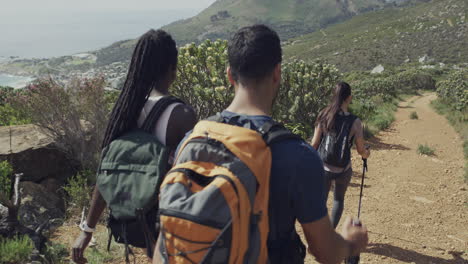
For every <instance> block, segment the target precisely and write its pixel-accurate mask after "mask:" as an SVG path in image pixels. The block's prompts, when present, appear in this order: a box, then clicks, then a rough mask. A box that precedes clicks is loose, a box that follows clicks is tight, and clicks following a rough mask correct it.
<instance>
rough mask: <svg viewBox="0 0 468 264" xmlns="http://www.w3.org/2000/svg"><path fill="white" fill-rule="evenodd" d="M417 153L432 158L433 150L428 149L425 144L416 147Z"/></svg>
mask: <svg viewBox="0 0 468 264" xmlns="http://www.w3.org/2000/svg"><path fill="white" fill-rule="evenodd" d="M418 153H419V155H428V156H432V155H434V149H432V148H431V147H429V146H428V145H426V144H419V145H418Z"/></svg>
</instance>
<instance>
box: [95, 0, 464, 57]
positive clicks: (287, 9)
mask: <svg viewBox="0 0 468 264" xmlns="http://www.w3.org/2000/svg"><path fill="white" fill-rule="evenodd" d="M458 1H463V0H458ZM396 2H398V3H399V4H396ZM401 2H403V3H401ZM419 2H427V1H426V0H406V1H394V2H393V3H387V4H385V2H384V1H382V0H353V1H341V0H340V1H329V0H314V1H303V0H270V1H263V0H229V1H228V0H218V1H216V2H215V3H213V4H212V5H211V6H210V7H208V8H207V9H205V10H203V11H202V12H201V13H200V14H199V15H197V16H195V17H192V18H189V19H185V20H181V21H176V22H174V23H171V24H169V25H167V26H165V27H163V29H164V30H167V31H168V32H169V33H171V34H172V35H173V37H174V38H175V40H176V41H177V43H178V45H185V44H188V43H192V42H196V43H200V42H202V41H203V40H205V39H211V40H215V39H228V38H229V37H230V36H231V35H232V34H233V33H234V32H235V31H237V30H238V29H239V28H241V27H243V26H248V25H252V24H258V23H263V24H267V25H269V26H271V27H272V28H273V29H275V30H276V31H277V32H278V33H279V35H280V37H281V39H282V40H283V41H284V42H285V44H288V43H289V44H291V43H296V42H298V41H299V39H301V38H302V37H299V36H301V35H303V34H307V33H311V32H316V36H322V35H323V34H328V33H324V31H323V29H325V28H327V27H328V26H329V25H333V24H336V23H346V21H347V20H349V19H350V18H352V17H353V16H361V14H368V13H373V12H372V11H376V10H381V9H383V8H385V9H384V10H385V12H386V10H390V11H392V10H400V9H406V8H407V7H408V6H412V5H414V4H416V3H419ZM387 18H388V20H386V19H387ZM383 19H384V20H386V21H387V22H391V19H393V17H383ZM367 22H368V21H366V20H365V18H364V19H361V20H360V21H359V23H361V25H358V28H359V29H362V28H363V27H365V25H366V24H367ZM359 23H355V24H359ZM353 26H356V25H353ZM353 26H350V27H349V28H350V29H351V32H354V28H353ZM346 33H347V32H346V31H342V32H341V34H346ZM306 36H307V35H306ZM295 37H299V38H298V39H296V40H293V39H291V38H295ZM343 39H346V38H344V37H343V36H341V35H340V36H337V37H336V40H337V41H338V42H340V44H339V45H342V46H348V45H349V44H350V43H348V42H347V41H344V40H343ZM346 40H347V39H346ZM371 41H373V39H371ZM135 43H136V40H126V41H119V42H117V43H114V44H112V45H111V46H109V47H106V48H104V49H101V50H99V51H97V52H96V55H97V57H98V58H97V63H98V65H104V64H110V63H113V62H117V61H127V60H129V59H130V56H131V54H132V50H133V47H134V45H135ZM372 43H373V42H372ZM372 43H370V45H372ZM317 44H319V43H315V42H313V43H311V42H309V43H307V45H304V46H303V47H302V48H304V50H301V49H299V51H301V52H303V51H305V50H307V51H308V50H310V49H311V47H316V46H317ZM330 44H331V43H323V45H327V46H328V45H330ZM362 44H364V43H360V44H359V45H358V47H359V46H360V45H362ZM320 45H322V44H320ZM334 45H335V43H333V44H332V45H330V46H334ZM367 45H369V44H367ZM330 50H332V49H330ZM330 50H328V49H327V52H325V54H324V55H325V57H323V56H321V54H320V53H314V56H306V57H302V56H301V55H298V54H293V53H290V52H289V53H287V54H286V55H287V56H286V57H290V56H295V55H298V56H295V57H294V59H299V58H300V59H303V58H307V59H316V58H326V57H328V55H330V54H328V53H329V52H331V51H330ZM335 52H336V51H333V52H331V54H334V53H335ZM361 53H365V52H361ZM317 54H318V55H319V56H316V55H317ZM327 59H328V58H327ZM331 64H336V61H333V62H331ZM374 66H375V65H374Z"/></svg>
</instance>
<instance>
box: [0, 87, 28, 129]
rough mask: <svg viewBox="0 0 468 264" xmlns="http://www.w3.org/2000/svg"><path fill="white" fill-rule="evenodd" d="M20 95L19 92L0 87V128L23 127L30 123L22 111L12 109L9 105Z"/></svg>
mask: <svg viewBox="0 0 468 264" xmlns="http://www.w3.org/2000/svg"><path fill="white" fill-rule="evenodd" d="M21 93H22V92H21V90H15V89H13V88H11V87H5V86H0V126H13V125H24V124H29V123H30V122H31V120H29V118H28V117H27V116H25V115H24V113H23V112H22V111H18V110H16V109H14V108H13V107H12V106H11V104H10V101H11V100H13V98H14V97H16V96H18V95H20V94H21Z"/></svg>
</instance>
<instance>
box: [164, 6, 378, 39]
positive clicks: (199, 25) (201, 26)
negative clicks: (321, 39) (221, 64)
mask: <svg viewBox="0 0 468 264" xmlns="http://www.w3.org/2000/svg"><path fill="white" fill-rule="evenodd" d="M384 5H385V1H383V0H218V1H216V2H215V3H213V4H212V5H211V6H210V7H208V8H207V9H205V10H204V11H203V12H201V13H200V14H199V15H197V16H195V17H193V18H190V19H186V20H181V21H177V22H175V23H172V24H170V25H168V26H165V27H164V29H166V30H168V31H169V32H171V33H172V34H173V35H174V36H175V37H176V38H177V40H178V41H179V42H180V43H187V42H192V41H201V40H204V39H207V38H209V39H216V38H224V39H225V38H228V37H229V35H230V34H231V33H232V32H234V31H236V30H237V29H239V28H240V27H242V26H246V25H251V24H255V23H264V24H268V25H270V26H272V27H273V28H274V29H275V30H277V31H278V33H279V34H280V36H281V37H282V38H283V39H287V38H290V37H295V36H299V35H302V34H305V33H310V32H313V31H315V30H317V29H319V28H322V27H325V26H327V25H329V24H331V23H336V22H340V21H343V20H345V19H347V18H349V17H351V16H353V15H356V14H359V13H363V12H366V11H372V10H377V9H380V8H382V7H383V6H384Z"/></svg>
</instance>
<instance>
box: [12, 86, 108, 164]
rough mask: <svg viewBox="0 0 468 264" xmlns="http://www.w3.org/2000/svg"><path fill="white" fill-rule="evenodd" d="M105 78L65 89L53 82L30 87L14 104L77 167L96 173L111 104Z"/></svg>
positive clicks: (16, 98) (15, 99)
mask: <svg viewBox="0 0 468 264" xmlns="http://www.w3.org/2000/svg"><path fill="white" fill-rule="evenodd" d="M105 86H106V82H105V80H104V78H102V77H96V78H92V79H74V80H72V81H70V82H69V83H68V85H67V86H66V87H64V86H62V85H61V84H59V83H57V82H55V81H54V80H53V79H41V80H37V81H35V82H34V83H33V84H31V85H30V86H29V87H28V88H26V90H25V91H24V93H23V94H21V95H20V96H17V97H15V98H14V100H13V102H12V106H13V108H15V110H17V111H19V112H22V113H24V114H25V115H26V116H28V117H30V118H31V121H32V122H33V123H34V124H36V125H37V126H38V127H39V128H41V130H42V131H43V132H44V133H45V134H46V135H47V136H49V137H50V138H52V139H54V141H55V144H56V145H57V146H58V147H59V148H60V149H61V150H62V151H64V152H65V153H66V154H67V155H68V156H69V157H70V158H71V160H73V161H75V162H76V166H77V167H81V168H83V169H91V170H95V169H96V168H97V166H98V160H99V155H100V151H101V147H100V146H101V141H102V138H103V136H104V132H105V129H106V126H107V120H108V116H109V104H110V103H111V102H109V101H108V100H111V99H113V98H112V97H109V96H106V93H105V90H104V88H105Z"/></svg>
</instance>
